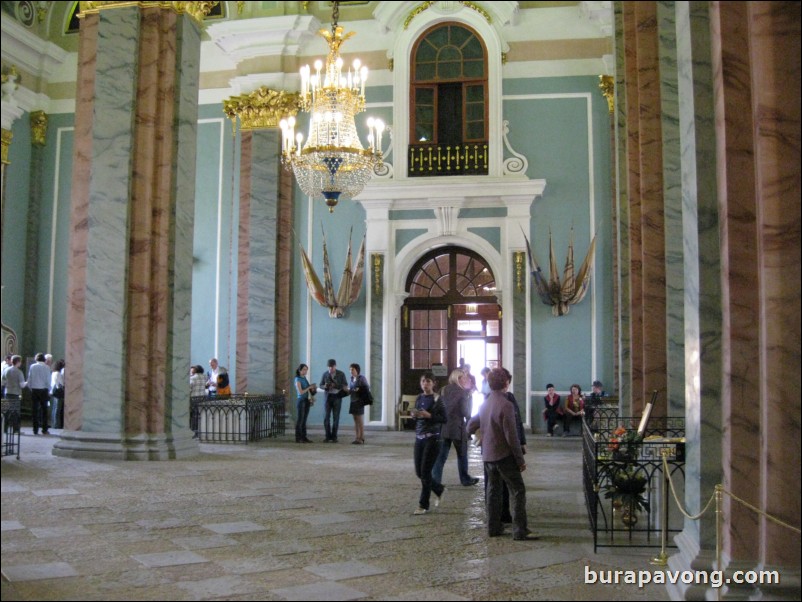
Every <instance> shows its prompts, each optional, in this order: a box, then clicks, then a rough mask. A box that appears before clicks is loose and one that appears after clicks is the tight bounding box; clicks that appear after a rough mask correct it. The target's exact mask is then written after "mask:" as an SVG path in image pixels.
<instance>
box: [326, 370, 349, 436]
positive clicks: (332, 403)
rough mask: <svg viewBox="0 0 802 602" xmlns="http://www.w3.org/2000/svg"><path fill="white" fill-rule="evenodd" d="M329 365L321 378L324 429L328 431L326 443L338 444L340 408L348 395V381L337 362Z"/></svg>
mask: <svg viewBox="0 0 802 602" xmlns="http://www.w3.org/2000/svg"><path fill="white" fill-rule="evenodd" d="M327 365H328V369H327V370H326V371H325V372H324V373H323V376H321V377H320V388H321V389H323V395H324V398H323V402H324V404H325V409H326V416H325V418H324V419H323V428H325V429H326V441H325V442H324V443H337V429H338V427H339V426H340V408H341V407H342V403H343V397H345V396H346V395H347V394H348V381H347V380H345V373H344V372H343V371H342V370H337V362H336V361H335V360H333V359H331V360H329V361H328V364H327Z"/></svg>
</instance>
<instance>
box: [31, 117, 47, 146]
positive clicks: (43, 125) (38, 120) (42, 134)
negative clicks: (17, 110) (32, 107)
mask: <svg viewBox="0 0 802 602" xmlns="http://www.w3.org/2000/svg"><path fill="white" fill-rule="evenodd" d="M47 119H48V118H47V113H45V112H44V111H32V112H31V114H30V120H31V144H33V145H34V146H44V145H45V142H46V141H47Z"/></svg>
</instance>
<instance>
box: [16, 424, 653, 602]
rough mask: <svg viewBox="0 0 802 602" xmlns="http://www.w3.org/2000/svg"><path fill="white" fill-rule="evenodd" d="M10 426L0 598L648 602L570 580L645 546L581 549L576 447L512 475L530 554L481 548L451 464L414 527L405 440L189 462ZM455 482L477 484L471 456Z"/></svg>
mask: <svg viewBox="0 0 802 602" xmlns="http://www.w3.org/2000/svg"><path fill="white" fill-rule="evenodd" d="M53 433H55V434H51V435H50V436H48V437H44V436H42V435H39V436H36V437H34V436H33V434H32V433H31V429H30V428H24V429H23V436H22V445H21V450H22V454H21V458H20V460H17V459H15V458H13V457H5V458H3V459H2V600H212V599H219V600H597V599H598V600H604V599H607V600H657V599H665V598H666V596H667V593H666V590H665V588H664V587H663V586H659V585H652V586H647V587H645V588H642V589H641V588H638V587H637V586H636V585H625V584H619V585H600V584H598V583H596V584H586V583H585V575H586V570H588V569H590V570H594V571H608V570H611V569H635V570H649V569H651V568H653V567H650V566H649V564H648V559H649V557H650V556H652V555H654V550H651V551H649V550H640V551H638V550H633V549H621V548H618V549H606V550H600V552H599V553H598V554H594V552H593V540H592V535H591V532H590V530H589V528H588V520H587V514H586V511H585V504H584V498H583V495H582V490H581V456H580V442H579V440H578V439H576V438H568V439H546V438H538V437H532V438H531V439H530V446H529V455H528V456H527V458H528V463H529V469H528V470H527V471H526V472H525V473H524V476H525V481H526V484H527V505H528V515H529V522H530V528H532V530H533V531H535V532H536V533H537V534H539V535H540V536H541V539H540V540H539V541H534V542H518V541H513V540H512V538H511V536H510V537H507V536H504V537H500V538H493V539H490V538H488V537H487V535H486V530H485V526H484V502H483V497H482V494H483V487H482V484H481V482H480V483H479V485H477V486H474V487H462V486H460V485H459V480H458V478H457V468H456V458H455V457H454V454H453V452H452V454H451V457H450V458H449V461H448V464H447V465H446V467H445V470H444V479H443V480H444V484H445V485H446V487H447V490H446V492H445V494H444V497H443V503H442V504H441V505H440V507H439V508H436V509H433V511H432V512H431V513H430V514H427V515H424V516H413V514H412V513H413V511H414V510H415V508H416V507H417V497H418V493H419V489H420V487H419V481H418V480H417V479H416V478H415V474H414V470H413V465H412V445H413V437H414V435H413V434H412V433H411V432H403V433H396V432H384V431H381V432H378V431H368V432H367V435H366V438H367V444H366V445H350V437H349V435H350V433H349V432H345V433H342V432H341V437H340V443H338V444H323V443H321V441H322V439H323V436H322V433H315V432H313V433H312V434H311V435H312V438H313V439H314V440H315V441H316V443H315V444H312V445H299V444H296V443H294V441H293V437H292V436H290V435H287V436H286V437H283V438H281V439H278V440H275V439H274V440H268V441H265V442H260V443H258V444H250V445H219V444H202V445H201V455H200V456H198V457H197V458H195V459H191V460H183V461H171V462H112V461H103V462H101V461H88V460H76V459H68V458H60V457H55V456H53V455H51V453H50V452H51V448H52V444H53V443H54V442H55V441H56V440H57V437H58V434H57V433H58V431H53ZM470 464H471V473H472V474H474V475H477V476H481V474H482V470H481V463H480V459H479V455H478V451H477V450H474V449H472V450H471V462H470Z"/></svg>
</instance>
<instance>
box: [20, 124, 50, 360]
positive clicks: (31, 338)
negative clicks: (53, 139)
mask: <svg viewBox="0 0 802 602" xmlns="http://www.w3.org/2000/svg"><path fill="white" fill-rule="evenodd" d="M28 117H29V118H30V125H31V147H32V148H31V163H30V165H29V170H30V171H29V175H28V211H27V212H26V213H25V219H26V220H27V227H26V237H25V266H24V268H23V269H24V270H25V272H24V274H25V283H24V288H23V293H22V295H23V299H24V307H25V311H24V313H23V315H22V333H21V337H20V340H21V342H22V345H21V348H20V349H19V353H20V354H21V355H22V357H23V361H24V358H26V357H32V356H34V355H36V354H37V353H40V352H41V353H50V351H51V350H50V349H45V348H44V346H43V345H42V341H43V340H44V338H45V337H44V336H42V334H43V333H39V332H37V331H36V324H37V315H41V312H42V310H45V311H46V310H47V308H46V307H43V306H42V305H40V302H39V299H40V298H41V296H42V295H40V290H39V265H40V263H41V262H40V253H39V252H40V251H41V249H40V248H39V230H40V229H41V224H42V221H43V220H42V204H43V199H42V182H43V181H44V174H43V169H44V153H45V143H46V140H47V114H46V113H45V112H44V111H34V112H32V113H29V115H28ZM45 334H46V333H45Z"/></svg>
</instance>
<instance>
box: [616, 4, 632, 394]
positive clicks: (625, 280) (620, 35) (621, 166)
mask: <svg viewBox="0 0 802 602" xmlns="http://www.w3.org/2000/svg"><path fill="white" fill-rule="evenodd" d="M622 4H623V3H621V2H616V3H615V8H614V17H615V49H616V51H615V61H616V67H615V71H616V81H615V100H616V103H615V108H614V118H615V141H616V142H615V144H616V149H615V155H614V156H615V158H616V164H617V165H616V188H617V191H618V193H617V194H616V196H615V197H613V198H615V204H616V207H615V215H616V222H617V227H616V229H615V232H616V238H615V242H616V248H617V250H618V252H617V256H618V271H617V272H616V276H617V277H616V280H617V281H618V297H617V306H618V339H617V343H618V371H617V373H616V385H617V386H616V387H615V388H614V389H613V391H615V392H616V393H617V394H618V395H619V399H621V400H629V399H632V338H631V337H632V308H631V303H630V301H631V296H632V285H631V273H630V272H631V270H630V263H631V250H630V237H629V231H630V229H629V224H630V211H629V178H628V166H627V130H628V122H627V116H628V114H629V113H628V111H627V94H626V89H625V85H626V77H625V73H626V69H625V60H624V59H625V52H624V11H623V5H622Z"/></svg>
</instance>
